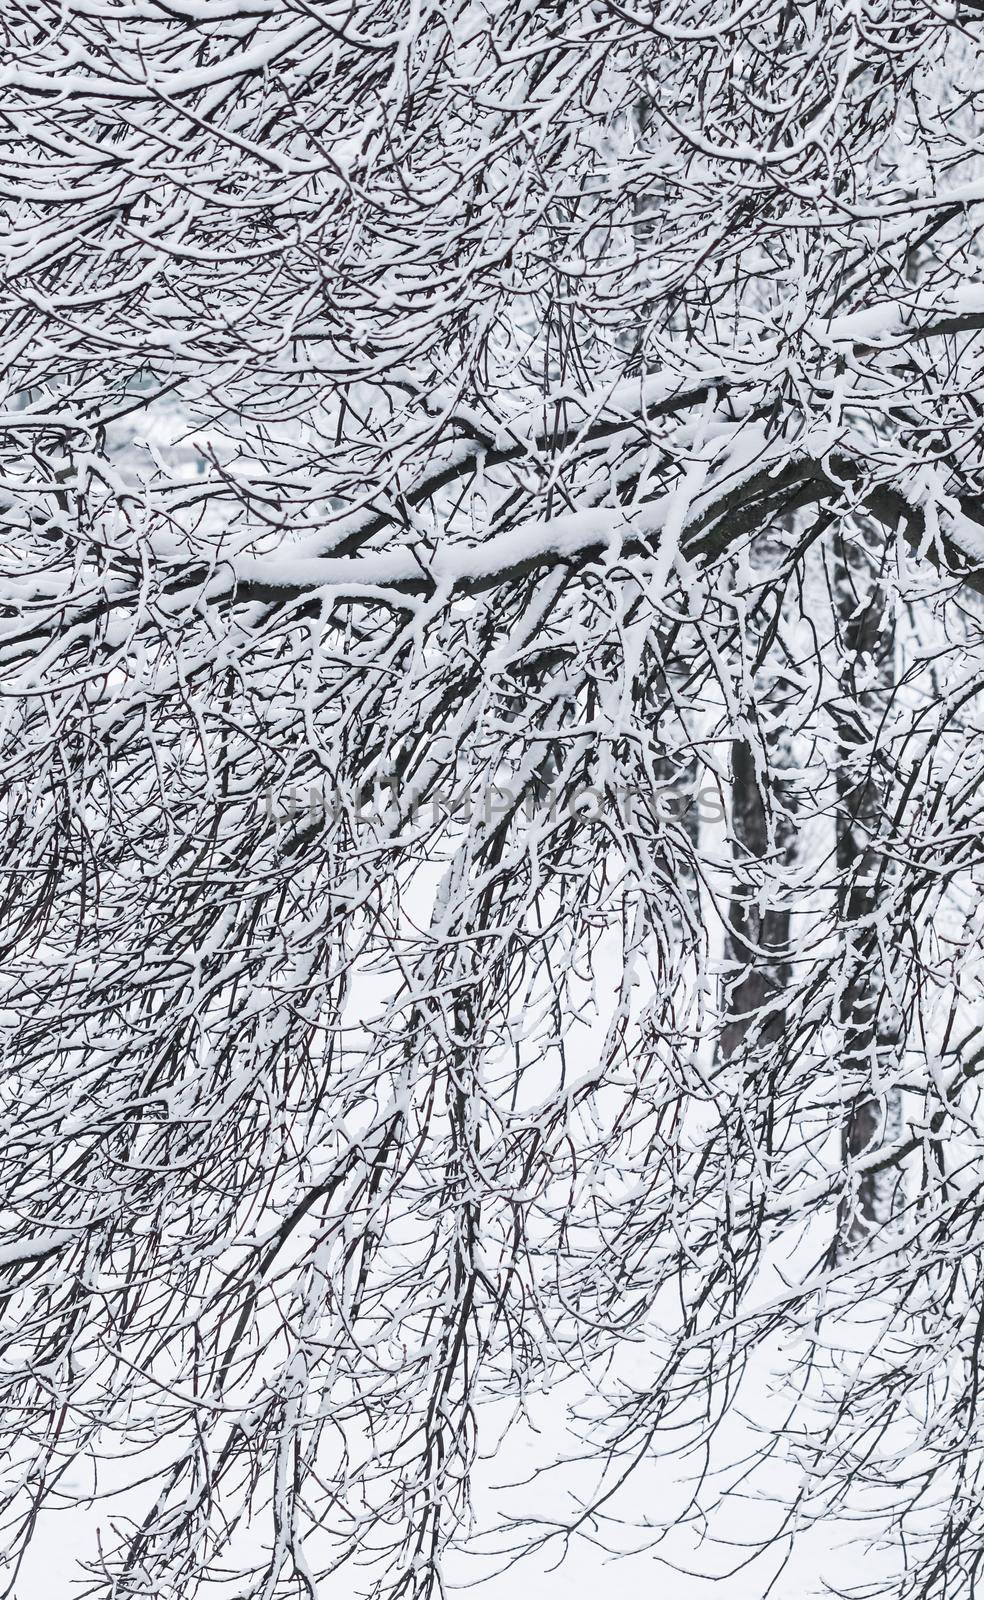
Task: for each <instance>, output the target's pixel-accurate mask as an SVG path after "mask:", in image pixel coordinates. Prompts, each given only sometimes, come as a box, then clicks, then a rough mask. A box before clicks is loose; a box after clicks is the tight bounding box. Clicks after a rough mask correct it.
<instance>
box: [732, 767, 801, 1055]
mask: <svg viewBox="0 0 984 1600" xmlns="http://www.w3.org/2000/svg"><path fill="white" fill-rule="evenodd" d="M780 754H781V752H780ZM770 819H771V822H772V828H771V837H770ZM732 836H733V849H734V868H735V882H734V887H733V889H732V894H731V903H730V906H729V911H728V929H727V935H726V940H725V960H726V963H727V974H728V975H727V977H726V979H725V983H724V995H723V1000H724V1023H723V1026H722V1029H721V1051H722V1053H723V1055H724V1056H725V1057H728V1056H732V1055H734V1054H735V1053H736V1052H737V1051H738V1050H739V1049H740V1048H741V1047H742V1045H743V1044H745V1042H746V1040H748V1042H749V1043H754V1042H755V1040H754V1039H750V1038H749V1033H750V1027H751V1025H752V1023H753V1021H754V1022H755V1023H756V1024H757V1027H756V1035H755V1037H756V1038H759V1039H761V1040H762V1041H763V1042H774V1041H775V1040H776V1039H778V1038H780V1037H781V1035H782V1032H783V1019H784V1006H783V995H784V993H785V991H786V988H787V986H788V983H789V977H790V967H789V921H790V910H789V905H788V902H787V901H786V897H785V896H784V895H783V894H782V893H781V890H780V889H779V888H778V886H777V883H776V868H777V867H779V868H780V873H781V869H782V867H783V866H785V865H786V864H787V863H788V861H789V860H790V859H791V856H792V852H793V847H794V826H793V822H792V819H791V817H790V816H789V815H788V814H787V813H786V812H785V811H783V810H780V809H778V808H774V807H773V806H772V804H771V797H770V796H768V795H767V794H766V793H765V792H763V786H762V782H761V779H760V776H759V774H758V772H757V771H756V765H755V753H754V750H753V748H752V746H751V744H750V743H749V741H748V740H745V739H739V740H736V741H735V744H734V748H733V752H732ZM763 891H764V892H763Z"/></svg>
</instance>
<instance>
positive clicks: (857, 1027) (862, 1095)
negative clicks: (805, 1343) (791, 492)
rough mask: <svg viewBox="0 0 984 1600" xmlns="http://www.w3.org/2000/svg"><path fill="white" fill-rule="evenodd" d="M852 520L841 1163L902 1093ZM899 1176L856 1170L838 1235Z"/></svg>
mask: <svg viewBox="0 0 984 1600" xmlns="http://www.w3.org/2000/svg"><path fill="white" fill-rule="evenodd" d="M866 532H867V530H866V529H865V528H864V527H863V526H860V527H858V528H857V529H856V537H855V538H854V539H852V540H851V541H850V542H848V541H847V540H845V539H844V537H843V535H841V536H840V537H839V538H838V541H837V544H836V548H835V552H834V560H833V573H832V576H833V592H834V609H835V616H836V625H837V631H838V641H839V646H840V651H841V668H840V694H839V696H838V699H837V700H836V702H835V706H834V716H835V726H836V737H837V747H838V749H837V800H838V805H837V868H838V877H839V882H840V897H841V918H842V924H841V925H842V929H843V938H844V949H843V961H844V971H845V984H844V990H843V995H842V999H841V1005H840V1015H839V1018H838V1023H839V1027H840V1035H841V1044H840V1052H841V1062H842V1066H843V1074H844V1081H845V1084H846V1085H848V1086H852V1089H853V1100H852V1103H851V1107H850V1111H849V1113H848V1116H847V1119H846V1121H845V1124H844V1133H843V1155H844V1162H845V1165H846V1167H847V1168H848V1171H849V1173H850V1172H851V1169H852V1168H853V1167H854V1166H855V1164H856V1163H857V1162H858V1160H859V1158H861V1157H864V1156H870V1155H871V1154H872V1152H874V1151H875V1150H877V1149H878V1147H879V1146H880V1145H882V1144H883V1143H884V1142H885V1140H886V1136H887V1135H889V1134H891V1132H892V1130H893V1129H894V1127H895V1124H896V1123H897V1121H898V1118H899V1115H900V1111H901V1105H900V1096H899V1091H898V1090H897V1089H894V1088H886V1087H884V1081H885V1074H886V1071H887V1070H888V1069H889V1068H890V1065H891V1062H892V1060H894V1057H895V1054H896V1050H897V1044H898V1025H897V1022H896V1019H895V1017H894V1016H893V1015H892V1012H891V1010H890V995H891V988H890V986H889V985H888V984H886V981H885V977H886V974H885V972H884V970H883V967H884V959H883V952H882V946H881V944H880V942H879V939H878V935H877V931H876V919H877V915H878V912H879V908H880V906H881V905H882V904H883V903H884V901H885V899H886V897H887V896H888V895H890V892H891V877H890V869H889V865H888V861H887V858H886V854H885V846H884V839H885V836H886V831H887V826H888V822H887V816H886V798H887V796H888V795H889V794H890V793H891V790H892V787H893V778H894V774H893V772H892V770H891V766H890V763H889V761H888V760H887V759H886V754H885V752H884V750H883V749H882V748H880V746H881V744H882V743H883V740H882V732H883V726H884V723H885V717H886V712H887V710H888V709H889V706H890V703H891V695H892V684H893V681H894V668H895V627H894V619H893V617H892V614H891V609H890V603H889V600H888V595H887V589H886V583H885V573H884V569H883V563H884V560H885V554H884V543H883V542H882V544H881V546H880V547H879V545H878V543H877V542H876V541H874V540H873V541H872V543H871V545H870V546H869V544H868V543H867V542H866V540H865V534H866ZM897 1177H898V1175H897V1174H896V1173H893V1172H892V1171H891V1170H888V1171H885V1172H876V1171H873V1170H869V1171H864V1172H861V1173H857V1174H854V1175H853V1176H851V1177H850V1179H849V1186H848V1188H847V1190H846V1192H845V1194H844V1197H843V1200H842V1202H841V1206H840V1215H839V1219H838V1238H839V1241H840V1248H841V1250H842V1251H843V1252H845V1253H847V1252H850V1251H852V1250H854V1249H857V1248H858V1246H859V1245H861V1244H862V1243H863V1242H864V1240H865V1239H866V1238H867V1237H868V1235H869V1234H870V1233H871V1231H872V1229H873V1228H876V1227H878V1226H879V1225H880V1224H882V1223H884V1222H885V1221H886V1220H887V1219H888V1217H889V1216H890V1215H891V1212H892V1209H893V1191H894V1187H895V1184H896V1182H897Z"/></svg>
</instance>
